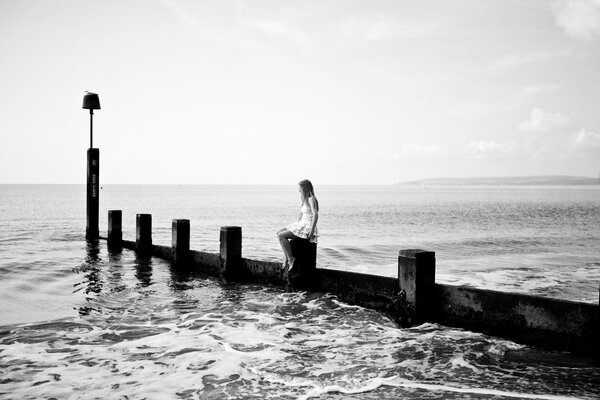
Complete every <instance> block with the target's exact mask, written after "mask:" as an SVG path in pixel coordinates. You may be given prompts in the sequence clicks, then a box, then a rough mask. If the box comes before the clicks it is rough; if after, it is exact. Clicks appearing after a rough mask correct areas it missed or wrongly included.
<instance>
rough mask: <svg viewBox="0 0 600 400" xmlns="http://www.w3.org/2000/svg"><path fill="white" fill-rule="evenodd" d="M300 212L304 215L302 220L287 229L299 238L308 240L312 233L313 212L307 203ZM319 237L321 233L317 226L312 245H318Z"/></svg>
mask: <svg viewBox="0 0 600 400" xmlns="http://www.w3.org/2000/svg"><path fill="white" fill-rule="evenodd" d="M300 212H301V213H302V216H301V217H300V219H299V220H298V221H296V222H293V223H291V224H290V225H288V226H286V229H287V230H289V231H290V232H292V233H293V234H294V235H296V236H298V237H299V238H302V239H308V234H309V233H310V227H311V225H312V221H313V212H312V210H311V208H310V206H309V205H308V204H306V203H304V204H302V207H301V208H300ZM318 237H319V231H318V230H317V227H316V226H315V230H314V235H313V238H312V239H311V240H310V241H311V243H317V239H318Z"/></svg>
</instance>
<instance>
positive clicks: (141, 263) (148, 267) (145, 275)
mask: <svg viewBox="0 0 600 400" xmlns="http://www.w3.org/2000/svg"><path fill="white" fill-rule="evenodd" d="M135 277H136V278H137V280H138V281H140V286H141V287H148V286H150V285H152V284H153V283H154V282H153V281H152V257H150V256H145V255H140V254H137V253H136V256H135Z"/></svg>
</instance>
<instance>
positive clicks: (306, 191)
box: [298, 179, 319, 211]
mask: <svg viewBox="0 0 600 400" xmlns="http://www.w3.org/2000/svg"><path fill="white" fill-rule="evenodd" d="M298 185H300V193H301V195H302V203H308V199H309V198H310V197H311V196H312V197H314V198H315V207H316V208H317V211H319V201H318V200H317V197H316V196H315V189H314V188H313V185H312V183H310V181H309V180H308V179H304V180H302V181H300V182H298Z"/></svg>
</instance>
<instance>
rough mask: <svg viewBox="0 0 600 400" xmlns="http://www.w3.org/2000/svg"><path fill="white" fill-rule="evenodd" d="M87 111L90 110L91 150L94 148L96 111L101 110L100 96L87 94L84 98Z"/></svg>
mask: <svg viewBox="0 0 600 400" xmlns="http://www.w3.org/2000/svg"><path fill="white" fill-rule="evenodd" d="M81 108H85V109H86V110H90V149H91V148H93V147H94V146H93V143H94V142H93V137H94V110H99V109H100V98H99V97H98V94H96V93H92V92H88V91H86V92H85V95H84V96H83V106H82V107H81Z"/></svg>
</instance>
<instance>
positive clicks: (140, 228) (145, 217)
mask: <svg viewBox="0 0 600 400" xmlns="http://www.w3.org/2000/svg"><path fill="white" fill-rule="evenodd" d="M135 249H136V251H138V252H140V253H150V252H151V251H152V215H151V214H137V215H136V217H135Z"/></svg>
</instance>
